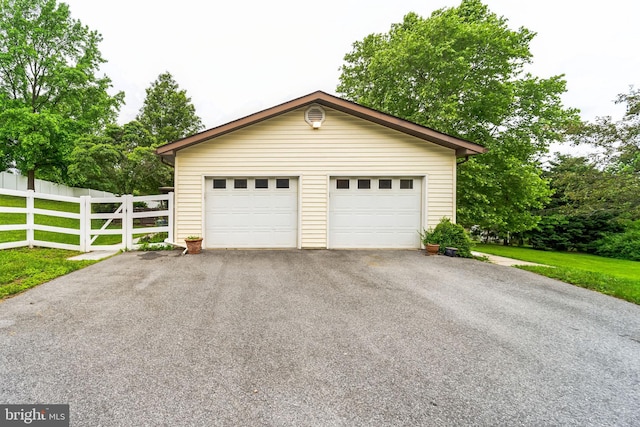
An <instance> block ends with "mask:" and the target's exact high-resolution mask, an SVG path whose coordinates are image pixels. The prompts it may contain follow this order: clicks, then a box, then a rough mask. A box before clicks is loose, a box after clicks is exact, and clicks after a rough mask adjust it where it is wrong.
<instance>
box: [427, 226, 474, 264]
mask: <svg viewBox="0 0 640 427" xmlns="http://www.w3.org/2000/svg"><path fill="white" fill-rule="evenodd" d="M420 237H421V239H422V243H423V244H424V245H426V244H427V243H435V244H438V245H440V253H444V251H445V249H446V248H447V247H453V248H458V256H461V257H464V258H471V238H470V237H469V235H468V234H467V232H466V231H465V229H464V228H462V226H461V225H458V224H453V223H452V222H451V220H450V219H449V218H442V219H441V220H440V223H439V224H438V225H437V226H436V228H435V229H433V230H431V229H429V230H424V231H423V232H422V233H420Z"/></svg>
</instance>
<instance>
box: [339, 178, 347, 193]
mask: <svg viewBox="0 0 640 427" xmlns="http://www.w3.org/2000/svg"><path fill="white" fill-rule="evenodd" d="M336 188H337V189H339V190H348V189H349V180H348V179H336Z"/></svg>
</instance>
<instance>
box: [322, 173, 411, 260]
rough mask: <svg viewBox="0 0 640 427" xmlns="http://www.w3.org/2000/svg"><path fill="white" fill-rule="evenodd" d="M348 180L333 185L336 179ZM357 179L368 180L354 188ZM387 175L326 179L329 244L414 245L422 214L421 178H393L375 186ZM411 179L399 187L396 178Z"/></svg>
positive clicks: (356, 245) (333, 246)
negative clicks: (346, 185)
mask: <svg viewBox="0 0 640 427" xmlns="http://www.w3.org/2000/svg"><path fill="white" fill-rule="evenodd" d="M337 179H340V180H342V181H343V183H342V185H344V180H345V179H348V180H349V188H348V189H346V188H337V183H336V180H337ZM358 179H361V180H362V179H366V180H370V181H371V185H370V188H368V189H366V188H358ZM380 179H383V180H385V181H388V180H389V178H377V177H364V178H332V179H331V180H330V185H331V188H330V197H331V200H330V220H329V227H330V229H329V241H330V245H331V247H332V248H418V247H420V238H419V235H418V230H419V229H420V224H421V217H422V215H421V214H422V212H421V211H422V196H421V188H422V187H421V180H420V179H419V178H393V179H391V181H392V185H391V188H388V187H387V188H379V187H380V185H379V180H380ZM401 180H404V181H412V183H411V184H407V183H406V182H405V183H404V185H405V186H407V185H411V186H412V188H401V185H400V181H401Z"/></svg>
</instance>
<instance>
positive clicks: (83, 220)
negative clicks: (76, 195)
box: [80, 196, 91, 252]
mask: <svg viewBox="0 0 640 427" xmlns="http://www.w3.org/2000/svg"><path fill="white" fill-rule="evenodd" d="M90 231H91V197H89V196H80V251H82V252H89V248H88V247H87V243H88V242H89V241H90V240H89V239H90V237H89V233H90Z"/></svg>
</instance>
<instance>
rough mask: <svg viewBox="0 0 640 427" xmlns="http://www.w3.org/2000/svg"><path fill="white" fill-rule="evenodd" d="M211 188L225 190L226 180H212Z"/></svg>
mask: <svg viewBox="0 0 640 427" xmlns="http://www.w3.org/2000/svg"><path fill="white" fill-rule="evenodd" d="M213 188H215V189H219V190H222V189H225V188H227V180H226V179H214V180H213Z"/></svg>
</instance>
